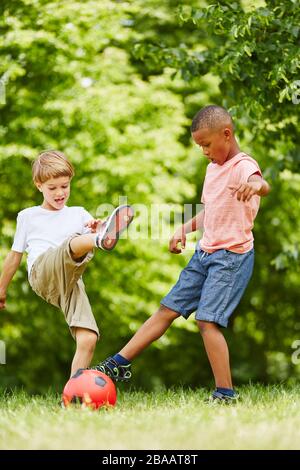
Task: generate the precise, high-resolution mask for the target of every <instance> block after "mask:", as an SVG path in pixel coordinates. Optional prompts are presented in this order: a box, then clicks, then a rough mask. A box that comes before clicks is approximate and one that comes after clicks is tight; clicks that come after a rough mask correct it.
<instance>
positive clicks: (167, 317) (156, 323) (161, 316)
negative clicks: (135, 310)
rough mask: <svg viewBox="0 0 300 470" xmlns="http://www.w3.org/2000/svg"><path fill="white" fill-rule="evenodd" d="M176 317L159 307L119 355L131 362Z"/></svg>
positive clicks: (160, 334)
mask: <svg viewBox="0 0 300 470" xmlns="http://www.w3.org/2000/svg"><path fill="white" fill-rule="evenodd" d="M178 317H180V315H179V314H178V313H177V312H174V310H171V309H169V308H167V307H165V306H164V305H161V306H160V307H159V309H158V310H157V312H155V313H154V314H153V315H152V316H151V317H150V318H148V320H146V321H145V323H143V325H142V326H141V327H140V328H139V329H138V331H137V332H136V333H135V335H134V336H133V337H132V338H131V340H130V341H128V343H127V344H126V346H124V348H123V349H121V351H120V352H119V354H120V355H121V356H123V357H125V358H126V359H127V360H128V361H132V360H133V359H134V358H135V357H136V356H138V355H139V354H140V353H141V352H142V351H143V350H144V349H146V348H147V346H149V345H150V344H151V343H153V341H155V340H156V339H158V338H160V337H161V336H162V335H163V334H164V333H165V332H166V331H167V329H168V328H169V326H170V325H171V323H172V322H173V321H174V320H175V319H176V318H178Z"/></svg>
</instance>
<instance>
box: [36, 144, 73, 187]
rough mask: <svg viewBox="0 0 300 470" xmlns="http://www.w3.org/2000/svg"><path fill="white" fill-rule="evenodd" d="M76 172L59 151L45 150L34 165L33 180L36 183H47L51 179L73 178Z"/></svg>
mask: <svg viewBox="0 0 300 470" xmlns="http://www.w3.org/2000/svg"><path fill="white" fill-rule="evenodd" d="M74 174H75V172H74V168H73V166H72V164H71V163H70V162H69V161H68V159H67V157H66V156H65V155H64V154H63V153H62V152H59V151H58V150H45V151H44V152H41V153H40V154H39V156H38V157H37V159H36V160H35V161H34V162H33V164H32V179H33V181H34V183H45V181H47V180H49V179H50V178H58V177H60V176H69V177H70V178H73V176H74Z"/></svg>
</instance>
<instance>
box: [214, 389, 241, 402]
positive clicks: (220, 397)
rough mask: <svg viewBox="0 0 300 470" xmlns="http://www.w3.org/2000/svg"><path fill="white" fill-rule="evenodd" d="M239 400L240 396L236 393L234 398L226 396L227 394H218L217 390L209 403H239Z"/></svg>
mask: <svg viewBox="0 0 300 470" xmlns="http://www.w3.org/2000/svg"><path fill="white" fill-rule="evenodd" d="M238 400H239V394H238V393H236V392H234V395H233V396H230V395H226V394H225V393H222V392H218V391H217V390H215V391H214V392H213V393H212V394H211V396H210V400H209V401H214V402H220V403H237V401H238Z"/></svg>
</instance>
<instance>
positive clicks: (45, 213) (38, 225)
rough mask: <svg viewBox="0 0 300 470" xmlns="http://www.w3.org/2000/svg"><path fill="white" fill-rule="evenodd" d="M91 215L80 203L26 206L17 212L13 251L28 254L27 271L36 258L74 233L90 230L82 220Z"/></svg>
mask: <svg viewBox="0 0 300 470" xmlns="http://www.w3.org/2000/svg"><path fill="white" fill-rule="evenodd" d="M91 219H93V217H92V216H91V214H89V213H88V212H87V211H86V210H85V209H84V208H83V207H79V206H73V207H68V206H64V207H63V208H62V209H60V210H54V211H52V210H48V209H44V208H43V207H41V206H34V207H28V208H27V209H24V210H22V211H21V212H19V213H18V217H17V229H16V233H15V237H14V242H13V245H12V247H11V249H12V250H13V251H17V252H19V253H24V251H26V253H27V254H28V257H27V268H28V274H30V270H31V267H32V265H33V263H34V261H35V260H36V258H37V257H38V256H39V255H41V254H42V253H44V252H45V251H47V250H48V248H50V247H53V248H56V247H58V246H59V245H61V244H62V243H63V242H64V241H65V240H66V239H67V238H68V237H69V236H70V235H72V234H73V233H80V234H84V233H90V229H89V228H88V227H85V226H84V224H85V223H86V222H88V221H89V220H91Z"/></svg>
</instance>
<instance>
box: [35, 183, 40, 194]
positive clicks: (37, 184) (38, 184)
mask: <svg viewBox="0 0 300 470" xmlns="http://www.w3.org/2000/svg"><path fill="white" fill-rule="evenodd" d="M34 184H35V185H36V187H37V189H38V190H39V191H41V192H42V185H41V183H34Z"/></svg>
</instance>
